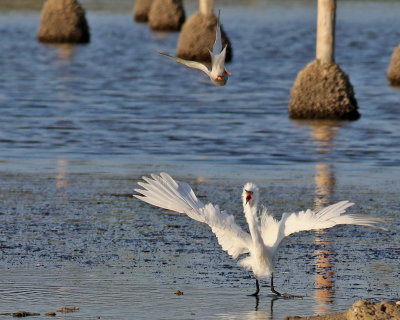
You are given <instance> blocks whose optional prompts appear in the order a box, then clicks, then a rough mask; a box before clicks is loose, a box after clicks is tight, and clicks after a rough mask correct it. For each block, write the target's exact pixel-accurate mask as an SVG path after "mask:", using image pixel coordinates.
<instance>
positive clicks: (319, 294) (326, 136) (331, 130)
mask: <svg viewBox="0 0 400 320" xmlns="http://www.w3.org/2000/svg"><path fill="white" fill-rule="evenodd" d="M337 128H338V127H337V125H336V126H334V125H332V123H326V122H325V123H320V122H317V123H313V124H312V125H311V136H312V138H313V139H314V143H315V146H316V148H315V150H316V152H317V154H318V158H317V162H316V164H315V178H314V181H315V197H314V206H315V209H316V210H318V209H321V208H323V207H325V206H326V205H329V204H330V201H331V199H330V198H331V195H332V194H333V192H334V187H335V173H334V167H333V165H331V164H329V163H327V162H328V161H329V157H330V154H331V152H332V145H333V140H334V138H335V136H336V130H337ZM314 243H315V245H316V248H317V249H316V250H315V252H314V257H315V258H314V263H315V299H316V301H317V304H316V305H315V306H314V312H315V314H326V313H328V312H329V311H330V309H331V304H332V302H333V297H334V294H335V287H334V284H335V281H334V276H335V275H334V272H333V263H332V247H331V242H330V240H329V235H328V233H327V232H326V231H325V230H318V231H316V233H315V241H314Z"/></svg>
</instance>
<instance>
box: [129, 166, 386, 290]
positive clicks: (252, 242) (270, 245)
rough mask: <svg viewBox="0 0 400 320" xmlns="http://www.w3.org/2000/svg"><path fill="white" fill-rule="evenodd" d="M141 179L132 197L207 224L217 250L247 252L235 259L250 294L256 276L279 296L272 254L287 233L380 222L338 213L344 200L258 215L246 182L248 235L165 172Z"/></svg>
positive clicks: (254, 197) (235, 253) (253, 190)
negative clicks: (248, 278)
mask: <svg viewBox="0 0 400 320" xmlns="http://www.w3.org/2000/svg"><path fill="white" fill-rule="evenodd" d="M143 180H144V181H145V182H138V184H139V186H141V187H142V188H143V189H135V191H136V192H138V193H139V194H138V195H134V196H135V197H136V198H138V199H140V200H142V201H144V202H147V203H149V204H152V205H154V206H157V207H160V208H164V209H168V210H171V211H176V212H179V213H186V214H187V215H188V216H189V217H190V218H192V219H194V220H197V221H200V222H204V223H206V224H208V225H209V226H210V227H211V230H212V232H214V233H215V235H216V236H217V239H218V243H219V244H220V245H221V247H222V249H223V250H225V251H226V252H228V254H229V255H231V256H232V257H233V258H234V259H236V258H237V257H238V256H239V255H241V254H244V253H249V255H248V256H247V257H245V258H244V259H242V260H240V261H239V262H238V264H239V265H240V266H242V267H244V268H245V269H247V270H251V271H253V273H254V275H255V278H256V292H255V293H253V294H252V295H253V296H258V294H259V292H260V288H259V283H258V279H260V278H271V291H272V292H273V293H274V294H276V295H278V296H284V295H283V294H281V293H279V292H278V291H276V290H275V288H274V281H273V280H274V278H273V274H274V256H275V253H276V252H277V250H278V248H279V245H280V243H281V241H282V240H283V239H284V238H285V237H287V236H289V235H291V234H292V233H295V232H299V231H306V230H318V229H325V228H331V227H333V226H336V225H339V224H354V225H361V226H368V227H374V226H375V225H376V224H378V223H381V222H383V221H382V220H381V219H379V218H374V217H369V216H365V215H358V214H347V215H343V214H344V212H345V210H346V209H347V208H348V207H350V206H352V205H353V203H351V202H349V201H340V202H338V203H335V204H333V205H330V206H328V207H325V208H322V209H320V210H318V211H312V210H309V209H308V210H307V211H300V212H298V213H284V214H283V215H282V218H281V220H280V221H278V220H276V219H275V218H273V217H272V216H270V215H268V213H267V210H266V209H264V210H262V212H261V214H260V215H259V210H258V201H259V189H258V187H257V186H256V185H255V184H254V183H250V182H249V183H246V184H245V186H244V187H243V192H242V202H243V210H244V215H245V217H246V221H247V223H248V226H249V231H250V234H249V233H247V232H245V231H243V230H242V228H241V227H240V226H239V225H237V224H236V223H235V218H234V216H232V215H229V214H227V213H225V212H224V211H220V209H219V207H218V206H214V205H213V204H211V203H209V204H207V205H204V204H203V203H202V202H201V201H200V200H198V199H197V197H196V195H195V194H194V192H193V190H192V189H191V187H190V186H189V185H188V184H187V183H184V182H177V181H175V180H174V179H172V178H171V176H170V175H168V174H167V173H161V174H160V175H159V176H157V175H155V174H152V175H151V178H148V177H143ZM382 229H383V228H382Z"/></svg>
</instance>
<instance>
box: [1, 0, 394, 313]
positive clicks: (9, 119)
mask: <svg viewBox="0 0 400 320" xmlns="http://www.w3.org/2000/svg"><path fill="white" fill-rule="evenodd" d="M83 3H84V4H86V5H87V7H88V8H89V9H90V10H88V21H89V24H90V27H91V33H92V42H91V43H90V44H89V45H84V46H51V45H42V44H39V43H38V42H37V41H36V38H35V37H36V31H37V27H38V21H39V18H40V12H39V11H35V10H34V8H33V10H31V11H24V10H22V11H21V10H15V8H12V9H10V8H9V7H7V9H5V7H4V6H2V7H0V34H1V44H0V45H1V49H2V50H0V70H1V76H0V108H1V120H2V125H1V126H0V204H1V206H0V221H1V223H0V261H1V263H0V269H1V272H0V278H1V281H0V292H1V293H2V299H1V301H0V313H3V312H14V311H17V310H20V309H25V310H28V311H36V312H40V313H41V314H42V315H43V314H44V313H45V312H49V311H55V310H57V309H58V308H60V307H62V306H65V305H66V306H71V305H76V306H78V307H79V308H80V310H79V311H78V312H75V313H71V314H68V315H67V316H66V317H67V318H71V319H73V318H76V319H89V318H90V319H93V318H94V317H96V316H101V318H102V319H116V318H118V319H130V318H135V319H149V318H150V319H171V318H176V319H216V318H220V319H281V318H283V317H284V316H287V315H296V314H297V315H302V316H306V315H312V314H318V313H326V312H332V311H340V310H343V309H345V308H348V307H349V306H350V305H351V304H352V303H353V302H354V301H355V300H357V299H362V298H371V299H376V300H384V299H399V291H398V288H399V287H400V280H399V277H398V274H399V272H400V265H399V260H398V256H399V253H400V251H399V247H400V236H399V234H400V232H399V231H400V230H399V229H400V228H399V222H400V218H399V211H400V204H399V200H398V199H399V191H400V183H399V177H400V170H399V164H400V134H399V130H398V127H399V124H400V120H399V119H400V91H399V89H396V88H393V87H390V86H388V82H387V80H386V69H387V67H388V65H389V62H390V55H391V53H392V51H393V49H394V48H395V46H396V45H397V44H398V43H399V42H400V41H399V39H400V31H399V30H398V28H397V27H396V26H397V22H398V15H399V13H400V3H399V2H394V1H387V2H386V1H385V2H381V1H380V2H365V1H363V2H357V1H345V2H340V3H339V4H338V18H337V35H336V36H337V39H336V40H337V46H336V60H337V62H338V63H339V64H340V66H341V67H342V69H343V70H344V71H345V72H346V73H348V74H349V76H350V79H351V82H352V84H353V86H354V88H355V92H356V98H357V100H358V103H359V106H360V113H361V115H362V117H361V119H360V120H358V121H356V122H305V121H291V120H289V119H288V113H287V105H288V102H289V99H290V89H291V87H292V85H293V82H294V79H295V77H296V74H297V72H298V71H300V70H301V69H302V68H303V67H304V66H305V65H306V64H307V63H308V62H310V61H311V60H312V59H313V57H314V42H315V14H316V10H315V3H314V2H313V1H299V2H297V1H296V2H294V1H280V2H278V1H269V2H257V1H255V2H252V3H251V4H250V5H245V4H244V2H243V1H234V2H232V3H231V2H230V3H229V4H228V3H221V4H218V3H217V5H218V6H220V7H221V8H222V22H223V24H224V28H225V30H226V32H227V33H228V35H229V37H230V38H231V41H232V43H233V48H234V59H233V61H232V63H231V64H229V65H228V67H229V70H230V71H231V72H232V73H233V76H232V77H231V78H230V79H229V82H228V84H227V85H226V86H225V87H222V88H221V87H214V86H212V85H210V84H209V82H208V80H207V79H206V77H205V76H203V75H201V74H199V73H198V72H196V71H192V70H187V69H185V68H184V67H181V66H179V65H176V64H174V63H172V62H170V61H165V60H164V59H163V58H162V57H160V56H158V55H156V54H153V52H152V50H159V51H165V52H169V53H173V52H174V51H175V46H176V41H177V38H178V34H177V33H153V32H151V31H150V30H149V29H148V27H147V25H143V24H136V23H134V22H133V21H132V17H131V13H130V12H129V11H128V10H126V8H129V6H130V3H128V2H124V1H122V0H120V1H118V3H117V4H116V6H115V7H113V8H110V6H109V5H107V2H100V3H96V2H93V1H87V2H86V3H85V2H84V1H83ZM185 7H186V10H187V11H186V12H187V15H190V14H191V13H193V11H194V9H195V7H196V4H195V2H188V3H187V4H185ZM354 12H357V13H358V14H354ZM159 171H167V172H169V173H171V174H172V175H173V176H174V177H177V178H179V179H181V180H184V181H187V182H189V183H190V184H191V185H192V186H193V188H194V189H195V192H196V193H197V194H198V195H199V197H200V198H201V199H202V200H204V201H210V202H213V203H219V204H220V206H221V207H222V208H223V209H225V210H227V211H229V212H232V213H234V214H235V215H237V217H236V220H237V221H238V222H239V223H240V224H242V225H243V226H244V225H245V221H244V218H243V217H242V215H241V208H240V207H241V204H240V202H239V201H238V199H239V195H240V192H241V186H242V185H243V184H244V183H245V182H246V181H248V180H252V181H254V182H256V183H257V184H258V185H259V186H260V187H261V192H262V195H261V197H262V201H263V203H265V204H266V205H268V207H269V209H270V211H271V212H273V213H275V214H277V215H278V216H279V214H280V213H282V212H284V211H295V210H298V209H304V208H306V207H314V206H319V205H323V204H326V203H331V202H334V201H337V200H342V199H349V200H351V201H354V202H355V203H356V205H355V206H354V207H353V208H352V209H350V212H352V213H356V212H363V213H366V214H371V215H374V216H381V217H382V218H384V219H385V220H386V221H387V227H388V228H389V231H387V232H384V231H376V230H371V229H367V228H362V227H352V226H346V227H336V228H334V229H331V230H328V231H326V232H324V233H317V234H316V233H301V234H297V235H294V236H292V237H291V238H290V239H288V240H287V242H286V243H285V245H284V246H283V247H282V250H281V251H280V253H279V256H278V257H277V273H276V278H275V282H276V284H275V285H276V287H277V288H279V289H280V290H282V291H285V292H290V293H295V294H299V295H304V296H305V298H303V299H294V300H284V299H278V300H274V299H273V298H272V297H271V296H269V288H268V287H263V288H262V296H261V297H260V300H259V303H258V305H257V303H256V301H255V299H253V298H249V297H247V296H246V294H248V293H251V292H252V291H253V290H254V280H253V278H252V277H251V275H250V274H249V273H248V272H245V271H243V270H240V269H239V268H238V267H237V266H236V263H235V262H234V261H233V260H231V259H230V258H229V257H228V256H227V255H226V254H225V253H223V252H222V251H221V250H220V248H219V246H218V244H217V243H216V240H215V238H214V236H213V235H212V233H211V231H210V230H209V229H208V228H207V227H206V226H203V225H201V224H199V223H195V222H193V221H191V220H190V219H189V218H187V217H185V216H181V215H175V214H170V213H167V212H165V211H163V210H160V209H157V208H153V207H150V206H147V205H145V204H142V203H140V202H138V201H136V200H134V199H133V198H132V197H130V194H131V192H132V189H133V188H134V187H135V186H136V182H137V181H138V179H139V178H140V176H142V175H143V174H148V173H150V172H159ZM263 284H264V285H269V281H263ZM176 290H181V291H183V292H184V295H182V296H175V295H174V292H175V291H176ZM256 309H257V311H256ZM2 318H4V319H5V318H8V317H6V316H0V319H2ZM43 318H45V317H44V316H43Z"/></svg>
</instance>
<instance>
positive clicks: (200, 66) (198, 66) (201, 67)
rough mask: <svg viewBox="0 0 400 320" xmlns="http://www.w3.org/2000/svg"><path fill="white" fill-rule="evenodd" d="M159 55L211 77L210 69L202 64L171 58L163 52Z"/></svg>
mask: <svg viewBox="0 0 400 320" xmlns="http://www.w3.org/2000/svg"><path fill="white" fill-rule="evenodd" d="M157 53H158V54H161V55H162V56H164V57H167V58H169V59H172V60H174V61H176V62H178V63H181V64H183V65H185V66H187V67H189V68H194V69H199V70H201V71H203V72H204V73H205V74H207V75H208V76H209V75H210V70H208V68H207V67H206V66H205V65H204V64H202V63H200V62H197V61H190V60H185V59H181V58H178V57H173V56H170V55H168V54H165V53H162V52H157Z"/></svg>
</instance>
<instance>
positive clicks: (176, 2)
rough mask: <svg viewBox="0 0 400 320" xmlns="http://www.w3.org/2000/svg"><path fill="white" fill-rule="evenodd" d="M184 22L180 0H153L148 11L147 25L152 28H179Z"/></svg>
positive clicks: (171, 29) (173, 29)
mask: <svg viewBox="0 0 400 320" xmlns="http://www.w3.org/2000/svg"><path fill="white" fill-rule="evenodd" d="M184 22H185V11H184V10H183V6H182V0H155V1H154V3H153V5H152V6H151V9H150V12H149V26H150V28H151V29H153V30H163V31H176V30H180V29H181V26H182V24H183V23H184Z"/></svg>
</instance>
